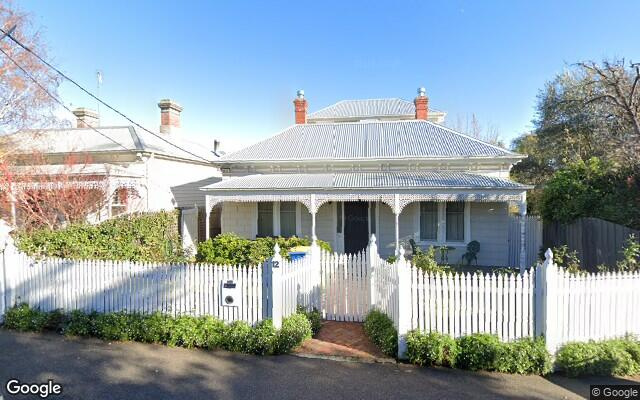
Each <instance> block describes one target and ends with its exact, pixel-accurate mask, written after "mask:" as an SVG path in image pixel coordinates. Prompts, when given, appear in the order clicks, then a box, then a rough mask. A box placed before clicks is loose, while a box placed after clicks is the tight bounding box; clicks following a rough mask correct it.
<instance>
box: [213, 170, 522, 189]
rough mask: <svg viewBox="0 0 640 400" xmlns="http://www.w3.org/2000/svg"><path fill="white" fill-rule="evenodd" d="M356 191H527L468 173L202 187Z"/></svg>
mask: <svg viewBox="0 0 640 400" xmlns="http://www.w3.org/2000/svg"><path fill="white" fill-rule="evenodd" d="M305 188H306V189H359V188H375V189H384V188H408V189H411V188H425V189H446V188H473V189H479V188H480V189H526V186H524V185H521V184H519V183H516V182H511V181H508V180H505V179H500V178H494V177H490V176H484V175H476V174H471V173H467V172H452V171H424V172H347V173H329V174H266V175H247V176H243V177H238V178H232V179H228V180H223V181H221V182H218V183H215V184H213V185H209V186H205V187H204V188H203V189H205V190H274V189H281V190H288V189H305Z"/></svg>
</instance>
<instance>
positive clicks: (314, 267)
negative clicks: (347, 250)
mask: <svg viewBox="0 0 640 400" xmlns="http://www.w3.org/2000/svg"><path fill="white" fill-rule="evenodd" d="M310 253H311V254H310V257H311V269H310V271H311V272H312V273H313V274H314V275H313V282H312V284H313V289H312V290H311V296H312V297H311V301H310V303H311V304H308V305H307V306H308V307H309V306H310V307H311V308H315V309H317V310H322V304H321V302H322V301H321V299H322V287H321V286H322V268H321V266H320V256H321V255H320V246H318V241H317V240H313V241H312V242H311V251H310Z"/></svg>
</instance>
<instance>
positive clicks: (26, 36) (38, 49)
mask: <svg viewBox="0 0 640 400" xmlns="http://www.w3.org/2000/svg"><path fill="white" fill-rule="evenodd" d="M0 25H1V26H0V27H1V28H2V29H3V30H4V31H5V32H7V31H8V30H9V29H10V28H11V27H14V26H15V30H14V31H13V32H12V33H11V36H13V37H14V38H15V39H17V40H18V41H20V42H21V43H22V44H24V45H25V46H26V47H28V48H30V49H31V50H33V51H34V52H35V53H37V54H39V55H40V56H43V57H46V54H47V52H46V47H45V45H44V43H43V40H42V36H41V34H40V31H39V30H38V29H35V28H34V26H33V25H32V22H31V18H30V16H29V15H28V14H26V13H24V12H22V11H20V10H18V9H17V8H16V7H15V6H14V5H13V3H12V2H10V1H5V0H0ZM0 35H1V34H0ZM0 50H1V52H0V134H6V133H12V132H16V131H18V130H20V129H25V128H39V127H46V126H49V125H51V124H52V123H53V122H54V121H55V116H54V110H55V106H56V104H55V101H54V100H53V99H52V98H51V97H50V96H49V95H48V94H47V93H46V91H45V90H43V88H45V89H46V90H47V91H48V92H49V93H51V94H52V95H54V96H57V88H58V85H59V84H60V78H59V76H58V75H57V74H56V73H55V72H54V71H51V70H50V69H49V68H48V67H47V66H45V65H44V64H42V63H41V62H40V61H38V60H37V59H36V58H35V57H34V56H33V55H32V54H30V53H29V52H28V51H26V50H25V49H23V48H22V47H20V46H18V45H17V44H16V43H15V42H13V41H12V40H11V39H10V38H8V37H5V38H4V39H2V40H1V41H0ZM9 57H11V58H12V59H13V60H15V62H16V63H18V64H19V65H20V66H21V67H22V68H24V69H25V70H26V71H28V74H29V75H31V77H33V78H35V79H36V80H37V81H38V83H39V85H41V86H42V87H40V86H38V84H36V83H34V82H33V80H32V79H31V78H30V77H29V76H28V75H27V74H25V73H24V71H22V70H21V69H20V68H19V67H18V66H17V65H16V64H15V63H14V62H13V61H11V59H10V58H9ZM4 150H5V151H8V149H7V148H6V147H5V149H4ZM0 151H1V149H0Z"/></svg>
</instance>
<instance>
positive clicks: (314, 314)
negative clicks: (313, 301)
mask: <svg viewBox="0 0 640 400" xmlns="http://www.w3.org/2000/svg"><path fill="white" fill-rule="evenodd" d="M297 312H298V314H304V315H305V316H306V317H307V319H308V320H309V322H310V323H311V334H312V335H313V336H316V335H317V334H318V332H320V328H322V313H321V312H320V311H319V310H318V309H317V308H315V307H313V310H311V311H308V310H307V309H306V308H304V307H302V306H298V310H297Z"/></svg>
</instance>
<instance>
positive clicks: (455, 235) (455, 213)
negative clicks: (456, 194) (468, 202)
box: [446, 201, 464, 242]
mask: <svg viewBox="0 0 640 400" xmlns="http://www.w3.org/2000/svg"><path fill="white" fill-rule="evenodd" d="M446 207H447V209H446V212H447V218H446V227H447V242H450V241H451V242H463V241H464V203H463V202H461V201H457V202H452V203H447V205H446Z"/></svg>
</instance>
